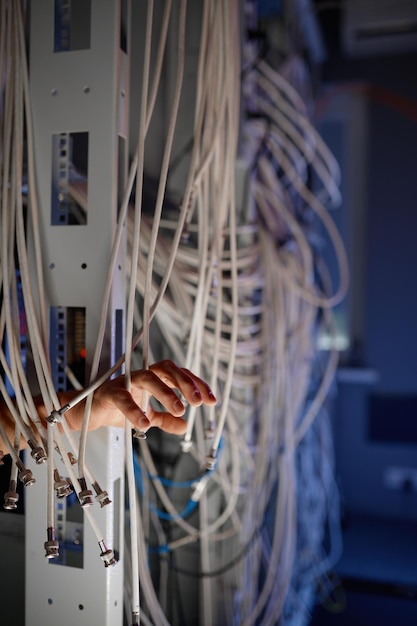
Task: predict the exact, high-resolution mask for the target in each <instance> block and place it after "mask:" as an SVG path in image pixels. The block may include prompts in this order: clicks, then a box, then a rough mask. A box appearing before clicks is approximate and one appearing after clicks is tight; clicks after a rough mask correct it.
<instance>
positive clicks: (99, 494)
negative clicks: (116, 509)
mask: <svg viewBox="0 0 417 626" xmlns="http://www.w3.org/2000/svg"><path fill="white" fill-rule="evenodd" d="M93 488H94V491H95V492H96V500H97V502H99V504H100V506H101V508H103V507H104V506H107V505H108V504H111V500H110V498H109V494H108V493H107V491H103V489H102V488H101V487H100V485H99V484H98V483H97V482H94V483H93Z"/></svg>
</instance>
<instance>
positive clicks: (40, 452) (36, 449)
mask: <svg viewBox="0 0 417 626" xmlns="http://www.w3.org/2000/svg"><path fill="white" fill-rule="evenodd" d="M28 445H29V448H30V450H31V452H30V456H31V457H32V459H34V461H35V462H36V464H37V465H42V463H45V462H46V461H47V460H48V457H47V455H46V453H45V450H44V449H43V448H41V447H40V446H37V445H36V444H34V443H33V441H31V440H30V439H29V440H28Z"/></svg>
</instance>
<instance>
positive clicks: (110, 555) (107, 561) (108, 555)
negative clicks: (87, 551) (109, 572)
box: [98, 541, 117, 567]
mask: <svg viewBox="0 0 417 626" xmlns="http://www.w3.org/2000/svg"><path fill="white" fill-rule="evenodd" d="M98 545H99V546H100V550H101V552H100V558H101V560H102V561H103V563H104V567H113V565H116V563H117V561H116V558H115V556H114V552H113V550H110V549H109V548H108V547H107V546H106V544H105V543H104V541H99V542H98Z"/></svg>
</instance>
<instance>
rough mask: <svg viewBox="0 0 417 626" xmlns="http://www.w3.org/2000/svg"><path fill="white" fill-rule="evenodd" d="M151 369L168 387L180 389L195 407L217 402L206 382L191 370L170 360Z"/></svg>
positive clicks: (161, 362)
mask: <svg viewBox="0 0 417 626" xmlns="http://www.w3.org/2000/svg"><path fill="white" fill-rule="evenodd" d="M150 369H151V371H152V372H154V373H155V374H157V376H158V377H159V378H160V379H161V381H163V382H164V383H165V384H166V385H167V386H168V387H170V388H176V389H178V390H179V391H180V392H181V393H182V395H183V396H184V398H185V400H186V401H187V402H188V403H189V404H191V405H193V406H200V405H201V404H203V403H204V404H208V405H213V404H215V403H216V401H217V400H216V397H215V395H214V394H213V392H212V390H211V389H210V387H209V385H208V384H207V383H206V382H205V381H204V380H202V379H201V378H199V377H198V376H196V375H195V374H193V373H192V372H191V371H190V370H188V369H185V368H182V367H178V365H176V364H175V363H174V362H173V361H170V360H168V359H166V360H164V361H160V362H158V363H155V364H154V365H151V367H150Z"/></svg>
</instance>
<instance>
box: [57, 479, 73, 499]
mask: <svg viewBox="0 0 417 626" xmlns="http://www.w3.org/2000/svg"><path fill="white" fill-rule="evenodd" d="M54 489H55V492H56V497H57V498H66V497H67V496H69V495H70V494H71V493H72V487H71V485H70V483H69V482H68V481H67V480H65V479H64V478H62V479H61V480H56V481H55V483H54Z"/></svg>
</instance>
